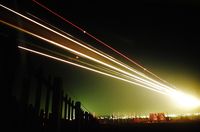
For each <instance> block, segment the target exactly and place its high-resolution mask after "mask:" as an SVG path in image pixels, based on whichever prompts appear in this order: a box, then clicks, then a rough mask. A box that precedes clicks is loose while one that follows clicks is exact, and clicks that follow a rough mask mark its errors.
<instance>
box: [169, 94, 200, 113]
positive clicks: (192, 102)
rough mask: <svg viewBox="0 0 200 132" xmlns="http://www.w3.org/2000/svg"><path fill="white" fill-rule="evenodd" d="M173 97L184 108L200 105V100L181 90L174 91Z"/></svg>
mask: <svg viewBox="0 0 200 132" xmlns="http://www.w3.org/2000/svg"><path fill="white" fill-rule="evenodd" d="M172 97H173V99H174V100H175V101H176V103H178V104H179V106H181V107H184V108H188V109H190V108H197V107H199V106H200V100H198V99H197V98H195V97H193V96H191V95H187V94H184V93H182V92H179V91H175V92H173V93H172Z"/></svg>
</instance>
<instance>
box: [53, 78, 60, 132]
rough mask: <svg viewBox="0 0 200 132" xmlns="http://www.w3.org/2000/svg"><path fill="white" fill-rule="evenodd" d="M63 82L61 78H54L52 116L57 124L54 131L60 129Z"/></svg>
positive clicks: (57, 131)
mask: <svg viewBox="0 0 200 132" xmlns="http://www.w3.org/2000/svg"><path fill="white" fill-rule="evenodd" d="M61 88H62V82H61V79H60V78H54V84H53V97H52V116H53V121H54V122H55V125H54V126H53V127H54V128H53V129H54V131H56V132H59V131H60V120H61V112H62V109H61V100H62V96H61V95H62V90H61Z"/></svg>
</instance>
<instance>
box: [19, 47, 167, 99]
mask: <svg viewBox="0 0 200 132" xmlns="http://www.w3.org/2000/svg"><path fill="white" fill-rule="evenodd" d="M18 48H20V49H23V50H26V51H29V52H32V53H35V54H38V55H41V56H45V57H47V58H51V59H54V60H57V61H61V62H64V63H67V64H70V65H73V66H76V67H80V68H83V69H86V70H89V71H93V72H96V73H99V74H102V75H105V76H109V77H112V78H115V79H118V80H121V81H125V82H128V83H131V84H134V85H138V86H140V87H144V88H146V89H149V90H153V91H155V92H158V93H161V94H164V95H169V94H167V93H164V92H162V91H159V90H156V89H154V88H151V87H148V86H145V85H142V84H139V83H137V82H133V81H130V80H127V79H124V78H121V77H117V76H115V75H111V74H109V73H105V72H102V71H99V70H95V69H93V68H90V67H86V66H83V65H80V64H77V63H73V62H70V61H67V60H64V59H61V58H58V57H55V56H51V55H48V54H45V53H42V52H39V51H36V50H33V49H29V48H26V47H23V46H18Z"/></svg>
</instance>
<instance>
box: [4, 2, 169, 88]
mask: <svg viewBox="0 0 200 132" xmlns="http://www.w3.org/2000/svg"><path fill="white" fill-rule="evenodd" d="M0 6H2V7H3V8H5V9H7V10H9V11H11V12H13V13H15V14H17V15H19V16H21V17H22V18H25V19H26V20H29V21H31V22H33V23H35V24H37V25H39V26H41V27H43V28H45V29H47V30H49V31H51V32H53V33H55V34H57V35H60V36H61V37H64V38H66V39H68V40H70V41H72V42H74V43H76V44H78V45H81V46H82V47H84V48H86V49H89V50H92V49H90V48H89V47H87V46H85V45H83V44H81V43H79V42H77V41H75V40H73V39H71V38H69V37H67V36H65V35H63V34H60V33H58V32H56V31H55V30H53V29H51V28H49V27H46V26H45V25H43V24H40V23H38V22H36V21H34V20H32V19H30V18H28V17H26V16H24V15H22V14H20V13H18V12H16V11H14V10H12V9H9V8H7V7H5V6H3V5H0ZM13 27H15V28H16V26H13ZM17 29H19V30H21V31H23V32H26V33H28V34H30V35H32V36H35V37H37V38H39V39H42V40H44V41H46V42H49V43H51V44H53V45H56V46H58V47H60V48H63V49H65V50H68V51H70V52H72V53H75V54H78V55H80V56H82V57H85V58H88V59H90V60H93V61H95V62H97V63H99V64H102V65H105V66H107V67H109V68H111V69H114V70H117V71H119V72H122V73H124V74H126V75H128V76H131V77H133V79H134V80H135V81H138V82H140V83H144V84H147V85H150V86H153V87H155V88H156V89H161V90H167V89H166V88H168V90H171V88H170V87H168V86H164V87H162V86H160V85H158V84H155V83H152V82H150V81H148V80H145V79H143V78H141V77H139V76H136V75H133V74H131V73H129V72H126V71H124V70H121V69H119V68H117V67H114V66H112V65H109V64H107V63H105V62H102V61H100V60H98V59H95V58H93V57H90V56H88V55H86V54H82V53H80V52H78V51H76V50H73V49H71V48H68V47H66V46H63V45H61V44H59V43H56V42H54V41H52V40H49V39H46V38H44V37H41V36H39V35H37V34H34V33H31V32H29V31H26V30H24V29H22V28H19V27H18V28H17ZM92 51H93V52H95V53H97V54H100V53H98V52H97V51H94V50H92ZM104 57H105V58H107V59H109V58H108V57H107V56H104ZM111 60H112V59H111ZM115 62H117V61H115ZM118 64H119V63H118ZM120 65H122V64H120ZM138 73H139V72H138ZM165 87H166V88H165Z"/></svg>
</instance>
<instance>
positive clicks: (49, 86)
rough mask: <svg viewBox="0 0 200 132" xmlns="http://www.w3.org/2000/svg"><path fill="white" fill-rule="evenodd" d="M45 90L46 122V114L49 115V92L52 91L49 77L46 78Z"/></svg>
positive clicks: (46, 117)
mask: <svg viewBox="0 0 200 132" xmlns="http://www.w3.org/2000/svg"><path fill="white" fill-rule="evenodd" d="M46 89H47V93H46V100H45V119H46V120H47V119H48V114H49V101H50V92H51V89H52V86H51V76H49V77H48V80H47V87H46Z"/></svg>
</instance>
